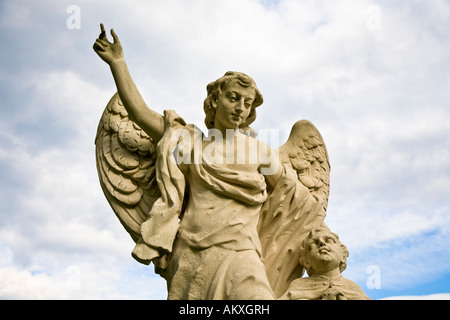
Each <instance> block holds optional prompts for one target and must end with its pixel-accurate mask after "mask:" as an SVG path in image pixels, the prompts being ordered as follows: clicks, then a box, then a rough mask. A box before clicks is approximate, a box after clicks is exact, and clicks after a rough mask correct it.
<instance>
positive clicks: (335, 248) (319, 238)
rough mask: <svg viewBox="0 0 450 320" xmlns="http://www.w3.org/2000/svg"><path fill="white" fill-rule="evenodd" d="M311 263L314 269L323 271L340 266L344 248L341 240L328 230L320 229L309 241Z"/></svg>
mask: <svg viewBox="0 0 450 320" xmlns="http://www.w3.org/2000/svg"><path fill="white" fill-rule="evenodd" d="M308 252H309V263H310V264H311V265H312V267H313V268H314V269H318V270H321V271H323V272H325V271H328V270H331V269H334V268H336V267H337V266H339V263H340V262H341V260H342V256H343V253H342V248H341V245H340V243H339V240H338V239H336V237H335V236H334V235H333V234H331V233H329V232H327V231H318V232H315V233H314V234H313V236H312V237H311V239H310V240H309V242H308Z"/></svg>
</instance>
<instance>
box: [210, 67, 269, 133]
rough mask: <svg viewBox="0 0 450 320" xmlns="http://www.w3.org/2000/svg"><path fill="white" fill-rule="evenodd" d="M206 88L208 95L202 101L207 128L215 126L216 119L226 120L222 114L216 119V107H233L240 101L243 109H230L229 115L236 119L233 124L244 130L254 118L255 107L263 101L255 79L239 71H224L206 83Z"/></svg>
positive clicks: (216, 124)
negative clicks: (221, 74)
mask: <svg viewBox="0 0 450 320" xmlns="http://www.w3.org/2000/svg"><path fill="white" fill-rule="evenodd" d="M206 90H207V94H208V96H207V97H206V99H205V101H204V103H203V110H204V111H205V114H206V117H205V124H206V127H207V128H208V129H211V128H216V127H217V126H218V123H217V122H218V120H222V119H223V120H225V121H226V120H227V119H226V117H224V116H223V115H222V118H221V119H217V116H218V113H217V111H218V108H221V107H223V106H225V107H229V108H234V106H237V105H238V104H240V103H242V106H243V110H239V111H237V112H235V111H232V113H231V117H233V116H234V118H235V119H230V121H231V122H233V121H236V123H234V125H237V126H238V127H239V128H241V129H243V130H244V131H245V130H246V129H248V128H249V125H250V124H251V123H252V122H253V121H255V119H256V110H255V108H256V107H258V106H260V105H261V104H262V103H263V97H262V94H261V93H260V92H259V90H258V88H257V87H256V84H255V81H254V80H253V79H252V78H250V77H249V76H248V75H246V74H244V73H241V72H234V71H229V72H227V73H225V75H224V76H223V77H221V78H219V79H217V80H216V81H214V82H211V83H210V84H208V86H207V87H206ZM230 121H229V122H230ZM228 125H229V126H231V125H232V124H228Z"/></svg>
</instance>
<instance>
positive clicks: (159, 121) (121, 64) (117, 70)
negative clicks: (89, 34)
mask: <svg viewBox="0 0 450 320" xmlns="http://www.w3.org/2000/svg"><path fill="white" fill-rule="evenodd" d="M100 28H101V33H100V35H99V37H98V38H97V40H96V41H95V43H94V51H95V52H96V53H97V54H98V55H99V57H100V58H102V60H103V61H105V62H106V63H107V64H108V65H109V67H110V68H111V73H112V75H113V77H114V81H115V83H116V87H117V91H118V93H119V96H120V100H122V103H123V105H124V107H125V109H126V110H127V112H128V115H129V117H130V119H131V120H133V121H134V122H136V124H137V125H139V126H140V127H141V128H142V130H144V131H145V132H146V133H147V134H148V135H149V136H150V137H151V138H152V139H153V141H154V142H155V144H156V143H157V142H158V141H159V140H160V139H161V137H162V135H163V133H164V118H163V116H162V115H161V114H159V113H157V112H156V111H154V110H152V109H150V108H149V107H148V106H147V104H146V103H145V101H144V99H143V98H142V96H141V94H140V92H139V90H138V88H137V87H136V84H135V83H134V81H133V79H132V78H131V74H130V71H129V70H128V66H127V64H126V63H125V58H124V55H123V50H122V45H121V43H120V41H119V38H118V37H117V34H116V33H115V32H114V30H113V29H111V36H112V37H113V40H114V42H109V40H108V38H107V36H106V32H105V29H104V27H103V24H100Z"/></svg>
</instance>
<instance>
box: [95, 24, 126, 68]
mask: <svg viewBox="0 0 450 320" xmlns="http://www.w3.org/2000/svg"><path fill="white" fill-rule="evenodd" d="M100 29H101V33H100V35H99V36H98V38H97V40H96V41H95V43H94V51H95V52H96V53H97V54H98V55H99V57H100V58H102V60H103V61H105V62H106V63H107V64H109V65H111V64H112V63H114V62H117V61H121V60H124V56H123V50H122V45H121V44H120V41H119V38H118V37H117V34H116V33H115V32H114V30H113V29H111V36H112V37H113V40H114V42H109V41H108V38H107V37H106V32H105V27H104V26H103V23H101V24H100Z"/></svg>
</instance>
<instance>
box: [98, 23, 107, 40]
mask: <svg viewBox="0 0 450 320" xmlns="http://www.w3.org/2000/svg"><path fill="white" fill-rule="evenodd" d="M100 30H101V33H100V35H99V36H98V37H99V38H100V39H104V38H106V31H105V26H104V25H103V23H100Z"/></svg>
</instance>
